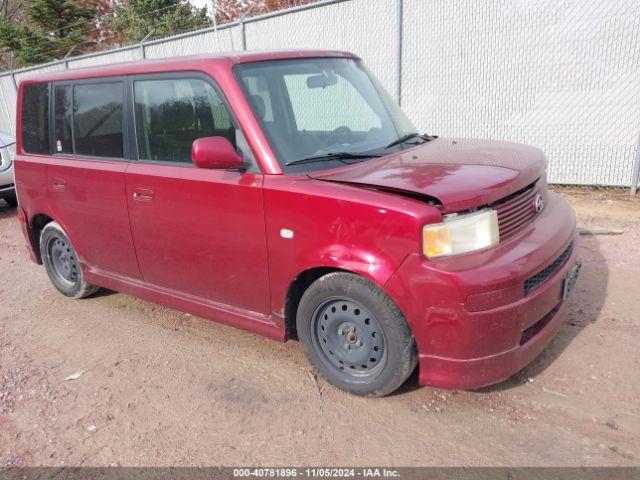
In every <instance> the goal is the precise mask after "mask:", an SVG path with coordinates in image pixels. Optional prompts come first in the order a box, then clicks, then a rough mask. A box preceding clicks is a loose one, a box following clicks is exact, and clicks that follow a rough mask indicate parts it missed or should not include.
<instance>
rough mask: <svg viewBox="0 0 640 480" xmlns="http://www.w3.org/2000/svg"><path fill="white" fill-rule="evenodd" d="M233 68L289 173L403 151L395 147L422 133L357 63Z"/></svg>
mask: <svg viewBox="0 0 640 480" xmlns="http://www.w3.org/2000/svg"><path fill="white" fill-rule="evenodd" d="M234 71H235V74H236V76H237V78H238V80H239V82H240V84H241V86H242V88H243V89H244V91H245V94H246V96H247V100H248V102H249V104H250V105H251V108H252V109H253V112H254V114H255V116H256V118H257V119H258V120H259V121H260V123H261V126H262V129H263V131H264V133H265V135H266V136H267V139H268V140H269V142H270V144H271V147H272V149H273V150H274V153H275V154H276V155H277V157H278V162H279V163H280V165H281V167H282V169H283V171H285V172H304V171H311V170H318V169H327V168H335V167H337V166H339V165H343V164H345V163H353V162H356V161H364V160H366V159H367V158H371V157H374V156H379V155H385V154H388V153H391V152H392V151H394V150H398V149H400V148H402V144H397V145H393V146H392V147H389V144H391V143H393V142H394V141H396V140H397V139H398V138H401V137H404V136H407V135H409V134H412V133H416V128H415V127H414V126H413V124H412V123H411V122H410V121H409V120H408V119H407V117H406V116H405V115H404V113H402V111H401V110H400V108H399V107H398V106H397V105H396V103H395V102H394V101H393V100H392V99H391V97H390V96H389V94H388V93H387V92H386V91H385V90H384V88H382V87H381V86H380V85H379V83H378V82H377V81H376V80H375V78H374V77H373V76H372V75H370V74H369V72H368V71H367V70H366V69H365V68H364V66H363V65H362V63H361V62H360V61H358V60H354V59H352V58H306V59H294V60H279V61H267V62H256V63H247V64H242V65H238V66H236V67H235V70H234ZM349 154H354V157H353V158H352V157H349ZM369 155H370V156H369ZM287 164H289V165H287Z"/></svg>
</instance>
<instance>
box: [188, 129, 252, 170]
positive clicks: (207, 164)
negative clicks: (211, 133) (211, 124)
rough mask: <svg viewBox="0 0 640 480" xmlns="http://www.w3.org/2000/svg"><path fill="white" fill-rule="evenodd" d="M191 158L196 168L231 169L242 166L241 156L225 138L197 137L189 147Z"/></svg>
mask: <svg viewBox="0 0 640 480" xmlns="http://www.w3.org/2000/svg"><path fill="white" fill-rule="evenodd" d="M191 159H192V160H193V163H194V164H195V166H196V167H198V168H218V169H223V170H224V169H230V168H231V169H232V168H241V167H242V157H241V156H240V155H238V154H237V153H236V151H235V149H234V148H233V145H231V143H230V142H229V140H227V139H226V138H222V137H205V138H199V139H197V140H196V141H195V142H193V145H192V147H191Z"/></svg>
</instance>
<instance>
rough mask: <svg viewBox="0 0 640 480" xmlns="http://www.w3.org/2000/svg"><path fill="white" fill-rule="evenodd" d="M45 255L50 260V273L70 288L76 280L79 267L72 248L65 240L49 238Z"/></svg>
mask: <svg viewBox="0 0 640 480" xmlns="http://www.w3.org/2000/svg"><path fill="white" fill-rule="evenodd" d="M47 253H48V254H49V258H50V259H51V267H52V273H53V274H54V275H55V276H56V277H57V278H58V279H59V280H60V281H61V282H64V283H66V284H67V285H69V286H71V285H74V284H75V283H76V281H77V280H78V270H79V269H80V265H79V264H78V261H77V259H76V256H75V252H74V251H73V248H72V247H71V245H69V243H68V242H67V240H66V239H65V238H62V237H51V238H50V239H49V242H48V243H47Z"/></svg>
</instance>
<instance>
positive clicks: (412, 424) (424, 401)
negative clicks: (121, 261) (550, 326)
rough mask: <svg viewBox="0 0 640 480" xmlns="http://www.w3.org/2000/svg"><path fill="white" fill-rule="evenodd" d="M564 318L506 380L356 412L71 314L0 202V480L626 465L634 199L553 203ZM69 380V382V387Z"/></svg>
mask: <svg viewBox="0 0 640 480" xmlns="http://www.w3.org/2000/svg"><path fill="white" fill-rule="evenodd" d="M563 192H564V193H565V194H566V195H567V197H568V198H569V199H570V200H571V202H572V204H573V205H574V206H575V208H576V211H577V213H578V217H579V223H580V225H581V226H583V227H586V226H606V227H616V228H621V229H623V230H624V234H622V235H615V236H584V237H583V238H582V240H583V241H582V245H581V257H582V259H583V270H582V272H581V276H580V279H579V281H578V284H577V285H576V287H575V294H574V296H573V303H572V308H571V313H570V318H569V321H568V323H567V325H566V326H565V327H564V328H563V330H562V331H561V333H560V334H559V335H558V337H557V338H556V339H555V340H554V341H553V343H552V344H551V345H550V347H549V348H548V349H547V350H546V351H545V352H544V353H543V354H542V356H541V357H540V358H538V359H537V360H536V361H535V362H534V363H533V364H532V365H530V366H529V367H527V368H526V369H525V370H524V371H522V372H520V373H519V374H518V375H516V376H515V377H514V378H512V379H510V380H508V381H506V382H504V383H502V384H500V385H497V386H495V387H492V388H488V389H484V390H482V391H476V392H457V391H446V390H438V389H433V388H417V387H416V379H415V375H414V377H413V378H412V379H410V381H409V383H408V384H407V385H405V386H404V387H403V388H402V389H401V391H399V392H398V393H397V394H395V395H393V396H391V397H387V398H383V399H362V398H357V397H353V396H350V395H348V394H345V393H342V392H340V391H338V390H335V389H333V388H332V387H330V386H329V385H327V384H326V383H324V382H323V381H321V380H316V378H315V377H314V376H313V374H312V373H311V370H310V368H309V367H308V365H307V363H306V361H305V359H304V357H303V355H302V353H301V351H300V348H299V345H298V344H297V343H296V342H289V343H287V344H280V343H277V342H274V341H271V340H266V339H263V338H261V337H258V336H256V335H253V334H249V333H245V332H242V331H239V330H236V329H233V328H230V327H225V326H221V325H217V324H216V323H213V322H210V321H207V320H203V319H200V318H197V317H192V316H188V315H186V314H183V313H181V312H177V311H174V310H170V309H167V308H163V307H160V306H157V305H154V304H151V303H147V302H144V301H141V300H137V299H135V298H132V297H129V296H127V295H123V294H118V293H105V294H102V295H99V296H97V297H95V298H90V299H87V300H81V301H76V300H69V299H67V298H64V297H63V296H61V295H60V294H58V293H57V292H56V291H55V290H54V288H53V287H52V286H51V285H50V284H49V282H48V280H47V277H46V275H45V272H44V270H43V269H42V268H41V267H39V266H37V265H35V264H32V263H30V262H29V260H28V258H27V255H26V252H25V248H24V243H23V239H22V236H21V233H20V231H19V226H18V223H17V220H16V219H15V210H12V209H9V208H7V207H6V206H5V205H4V203H3V202H2V201H0V272H2V274H1V278H2V281H1V282H0V466H11V465H56V466H57V465H85V466H89V465H90V466H105V465H198V466H202V465H254V466H255V465H263V466H264V465H323V466H324V465H355V466H357V465H388V466H413V465H465V466H479V465H496V466H500V465H520V466H524V465H590V466H602V465H639V464H640V374H639V373H638V372H639V371H640V347H639V345H640V287H639V286H638V282H640V198H636V199H630V198H628V197H624V196H617V195H614V194H610V193H609V194H607V193H600V192H584V191H579V190H563ZM75 372H84V373H83V374H82V375H81V376H80V377H79V378H78V379H77V380H65V378H66V377H68V376H69V375H70V374H73V373H75Z"/></svg>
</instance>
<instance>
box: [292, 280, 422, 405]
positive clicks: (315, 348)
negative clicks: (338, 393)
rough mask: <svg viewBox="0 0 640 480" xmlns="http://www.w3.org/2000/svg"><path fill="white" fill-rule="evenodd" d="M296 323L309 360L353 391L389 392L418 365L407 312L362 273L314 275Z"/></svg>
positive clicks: (368, 393)
mask: <svg viewBox="0 0 640 480" xmlns="http://www.w3.org/2000/svg"><path fill="white" fill-rule="evenodd" d="M296 323H297V332H298V338H299V339H300V342H301V345H302V349H303V351H304V353H305V355H306V356H307V358H308V359H309V361H310V362H311V364H312V365H313V366H314V367H315V368H316V370H317V371H318V373H319V374H320V375H321V376H322V377H324V378H325V379H326V380H327V381H328V382H329V383H331V384H332V385H334V386H336V387H338V388H341V389H343V390H346V391H348V392H350V393H354V394H356V395H364V396H375V397H381V396H384V395H388V394H390V393H391V392H393V391H394V390H395V389H397V388H398V387H399V386H400V385H402V384H403V383H404V381H405V380H406V379H407V377H408V376H409V375H410V374H411V372H412V371H413V370H414V368H415V366H416V363H417V352H416V345H415V341H414V338H413V335H412V334H411V330H410V329H409V326H408V324H407V322H406V320H405V318H404V316H403V315H402V313H401V312H400V310H399V309H398V307H397V306H396V305H395V303H393V301H392V300H391V299H390V298H389V297H388V296H387V295H386V294H385V293H384V292H383V291H382V290H380V289H379V288H378V287H377V286H375V285H374V284H372V283H371V282H369V281H368V280H366V279H364V278H362V277H360V276H358V275H354V274H351V273H343V272H336V273H330V274H328V275H325V276H323V277H321V278H319V279H318V280H316V281H315V282H314V283H313V284H312V285H311V286H310V287H309V288H308V289H307V291H306V292H305V293H304V295H303V296H302V299H301V300H300V304H299V306H298V313H297V320H296Z"/></svg>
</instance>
